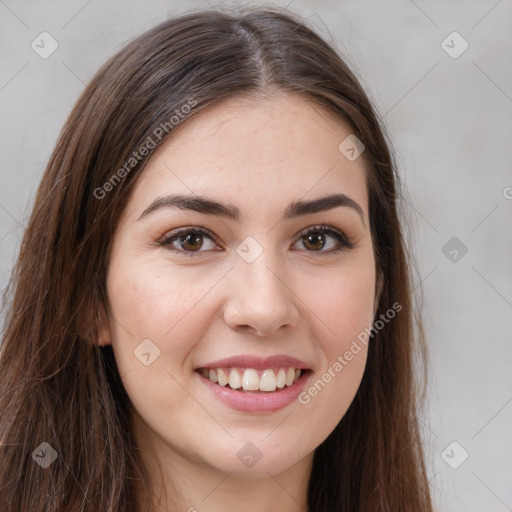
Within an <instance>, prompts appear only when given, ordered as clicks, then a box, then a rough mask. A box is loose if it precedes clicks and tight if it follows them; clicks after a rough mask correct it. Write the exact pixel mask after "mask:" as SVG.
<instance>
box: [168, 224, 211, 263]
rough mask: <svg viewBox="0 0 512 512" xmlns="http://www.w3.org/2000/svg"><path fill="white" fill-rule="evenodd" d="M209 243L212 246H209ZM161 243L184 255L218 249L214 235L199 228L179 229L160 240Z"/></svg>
mask: <svg viewBox="0 0 512 512" xmlns="http://www.w3.org/2000/svg"><path fill="white" fill-rule="evenodd" d="M208 243H209V244H210V247H208ZM159 245H161V246H163V247H166V248H168V249H169V250H172V251H173V252H175V253H178V254H180V255H183V256H193V255H194V253H199V254H200V253H202V252H205V251H206V250H208V249H210V250H211V249H214V250H215V249H216V248H217V245H216V244H215V242H214V241H213V237H212V236H211V235H210V234H208V233H207V232H206V231H204V230H202V229H199V228H194V229H191V228H182V229H177V230H175V231H173V232H171V233H169V234H168V235H166V236H165V238H164V239H163V240H162V241H160V242H159ZM205 245H206V248H205Z"/></svg>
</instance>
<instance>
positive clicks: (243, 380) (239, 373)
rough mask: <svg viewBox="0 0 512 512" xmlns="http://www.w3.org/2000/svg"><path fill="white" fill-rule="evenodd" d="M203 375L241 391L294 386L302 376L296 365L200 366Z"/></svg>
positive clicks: (270, 390) (220, 384)
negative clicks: (262, 368) (257, 366)
mask: <svg viewBox="0 0 512 512" xmlns="http://www.w3.org/2000/svg"><path fill="white" fill-rule="evenodd" d="M198 371H200V372H201V375H203V377H206V378H208V379H209V380H210V381H211V382H213V383H215V384H218V385H219V386H223V387H224V386H229V388H231V389H235V390H236V389H238V390H240V391H262V392H272V391H275V390H276V389H282V388H284V387H290V386H292V385H293V384H294V383H295V382H296V381H297V380H298V379H299V378H300V376H301V372H302V373H304V371H305V370H300V369H299V368H294V367H291V366H290V367H288V368H286V367H283V368H267V369H265V370H257V369H255V368H215V369H214V368H200V369H199V370H198Z"/></svg>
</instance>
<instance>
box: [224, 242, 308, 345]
mask: <svg viewBox="0 0 512 512" xmlns="http://www.w3.org/2000/svg"><path fill="white" fill-rule="evenodd" d="M268 252H269V251H264V253H263V254H262V255H260V256H259V258H258V259H257V260H256V261H254V262H252V263H247V262H245V261H243V260H239V261H237V263H236V265H235V266H236V268H235V269H234V270H233V271H232V272H230V280H231V286H230V293H229V297H228V298H227V300H226V303H225V307H224V321H225V322H226V324H227V325H228V326H229V327H230V328H231V329H233V330H236V331H240V332H242V331H246V332H249V331H250V332H253V333H255V334H256V335H258V336H270V335H273V334H274V333H276V332H278V331H279V330H283V329H291V328H293V327H296V326H297V325H298V322H299V311H298V309H297V301H299V298H298V297H297V295H296V294H295V293H294V291H293V283H292V282H291V281H290V279H289V277H288V278H287V274H286V272H285V271H284V268H283V264H281V265H280V264H278V263H277V261H276V259H273V258H270V257H266V253H268Z"/></svg>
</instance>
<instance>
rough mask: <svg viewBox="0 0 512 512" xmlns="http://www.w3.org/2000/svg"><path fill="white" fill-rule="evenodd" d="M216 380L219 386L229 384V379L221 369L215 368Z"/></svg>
mask: <svg viewBox="0 0 512 512" xmlns="http://www.w3.org/2000/svg"><path fill="white" fill-rule="evenodd" d="M217 379H218V381H219V384H220V385H221V386H225V385H226V384H227V383H228V382H229V378H228V376H227V375H226V374H225V373H224V370H223V369H222V368H217Z"/></svg>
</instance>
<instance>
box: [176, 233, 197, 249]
mask: <svg viewBox="0 0 512 512" xmlns="http://www.w3.org/2000/svg"><path fill="white" fill-rule="evenodd" d="M202 237H203V235H201V234H199V233H194V234H192V235H185V236H180V237H179V239H178V240H180V246H181V248H182V249H185V250H186V251H197V250H198V249H201V246H202V245H203V240H202Z"/></svg>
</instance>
